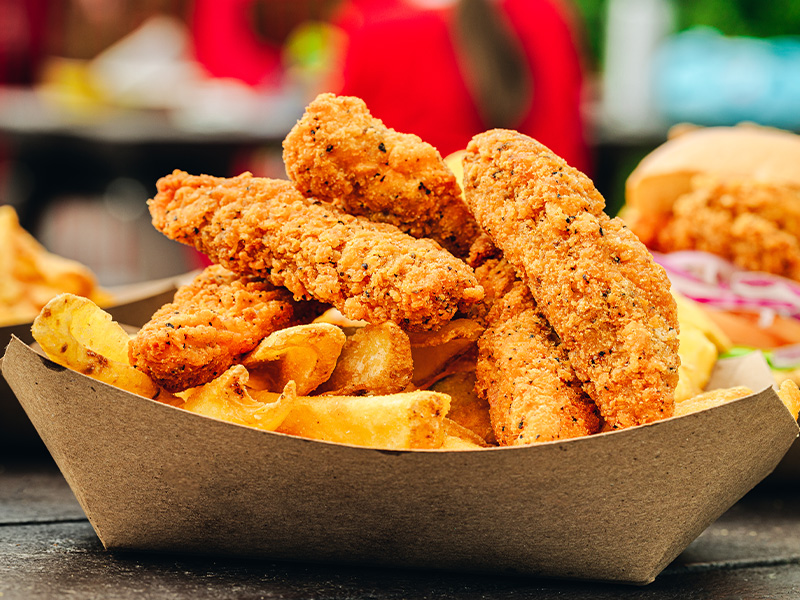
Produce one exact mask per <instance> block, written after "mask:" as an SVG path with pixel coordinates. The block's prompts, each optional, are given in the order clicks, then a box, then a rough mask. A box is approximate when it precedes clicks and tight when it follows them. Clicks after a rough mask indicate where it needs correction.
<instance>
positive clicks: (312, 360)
mask: <svg viewBox="0 0 800 600" xmlns="http://www.w3.org/2000/svg"><path fill="white" fill-rule="evenodd" d="M345 339H346V338H345V334H344V333H343V332H342V330H341V329H340V328H339V327H337V326H336V325H330V324H328V323H308V324H305V325H296V326H294V327H287V328H286V329H279V330H278V331H276V332H274V333H272V334H270V335H268V336H267V337H265V338H264V339H263V340H262V341H261V343H260V344H259V345H258V346H257V347H256V349H255V350H253V351H252V352H251V353H250V354H248V355H247V356H246V357H245V358H244V359H243V360H242V364H243V365H244V366H245V367H246V368H247V370H248V371H249V372H250V387H252V388H255V389H257V390H268V391H272V392H275V391H277V390H281V389H283V388H284V387H285V386H286V384H287V383H289V382H290V381H294V382H295V385H296V388H297V393H298V394H300V395H305V394H308V393H310V392H311V391H312V390H314V389H315V388H316V387H317V386H319V385H320V384H321V383H323V382H325V381H327V380H328V378H329V377H330V376H331V373H333V370H334V368H335V367H336V361H337V358H338V357H339V355H340V353H341V352H342V347H343V346H344V344H345Z"/></svg>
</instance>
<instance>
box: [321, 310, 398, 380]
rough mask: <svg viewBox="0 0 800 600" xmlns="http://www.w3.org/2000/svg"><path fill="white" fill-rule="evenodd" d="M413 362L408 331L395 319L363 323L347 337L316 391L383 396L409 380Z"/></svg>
mask: <svg viewBox="0 0 800 600" xmlns="http://www.w3.org/2000/svg"><path fill="white" fill-rule="evenodd" d="M413 372H414V362H413V358H412V356H411V344H410V342H409V339H408V335H407V334H406V332H405V331H403V330H402V329H400V327H399V326H397V325H396V324H394V323H382V324H380V325H366V326H364V327H361V328H359V329H357V330H356V331H355V333H353V335H351V336H349V337H348V338H347V341H346V342H345V344H344V347H343V348H342V352H341V354H340V355H339V360H338V361H337V362H336V368H335V369H334V370H333V373H332V374H331V376H330V378H329V379H328V380H327V381H326V382H325V383H323V384H322V385H321V386H319V387H318V388H317V390H316V393H319V394H331V395H335V396H360V395H365V394H368V395H372V396H382V395H386V394H394V393H397V392H402V391H403V390H405V389H406V388H407V387H408V384H409V383H411V375H412V373H413Z"/></svg>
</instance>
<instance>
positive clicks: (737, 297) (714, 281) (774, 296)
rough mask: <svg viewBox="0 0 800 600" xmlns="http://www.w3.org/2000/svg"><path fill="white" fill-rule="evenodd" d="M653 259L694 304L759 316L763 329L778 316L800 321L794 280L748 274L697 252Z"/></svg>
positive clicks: (799, 286)
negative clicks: (698, 303)
mask: <svg viewBox="0 0 800 600" xmlns="http://www.w3.org/2000/svg"><path fill="white" fill-rule="evenodd" d="M653 258H654V259H655V260H656V262H657V263H659V264H660V265H661V266H663V267H664V269H665V270H666V272H667V276H668V277H669V279H670V282H671V283H672V286H673V287H674V288H675V290H677V291H678V292H679V293H681V294H683V295H684V296H686V297H688V298H691V299H692V300H696V301H697V302H702V303H704V304H708V305H709V306H714V307H716V308H720V309H723V310H734V309H735V310H748V311H751V312H757V313H759V320H760V324H762V325H763V326H767V325H769V324H770V323H771V322H772V320H773V319H774V317H775V315H780V316H784V317H795V318H800V283H798V282H796V281H794V280H791V279H787V278H785V277H780V276H778V275H773V274H771V273H763V272H753V271H746V270H744V269H740V268H739V267H736V266H735V265H733V264H732V263H731V262H729V261H727V260H725V259H723V258H720V257H719V256H715V255H713V254H709V253H707V252H699V251H696V250H683V251H680V252H671V253H669V254H662V253H659V252H653Z"/></svg>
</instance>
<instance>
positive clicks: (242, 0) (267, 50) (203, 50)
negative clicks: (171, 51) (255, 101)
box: [189, 0, 337, 89]
mask: <svg viewBox="0 0 800 600" xmlns="http://www.w3.org/2000/svg"><path fill="white" fill-rule="evenodd" d="M336 4H337V0H225V1H224V2H219V0H194V2H193V5H192V9H191V12H190V17H189V21H190V28H191V30H192V37H193V39H194V48H195V56H196V59H197V61H198V62H199V63H200V64H201V65H203V67H204V68H205V69H206V71H207V72H208V73H209V74H210V75H211V76H213V77H232V78H235V79H238V80H240V81H243V82H245V83H247V84H248V85H250V86H253V87H259V88H263V89H279V88H280V87H281V86H282V85H283V84H284V82H285V81H284V80H285V69H284V67H285V65H284V59H283V52H284V47H285V44H286V42H287V40H288V39H289V37H290V35H291V34H292V32H293V31H295V29H296V28H297V27H298V26H300V25H301V24H302V23H304V22H306V21H309V20H322V19H327V17H328V14H329V10H330V8H331V7H333V6H335V5H336Z"/></svg>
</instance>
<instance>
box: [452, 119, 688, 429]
mask: <svg viewBox="0 0 800 600" xmlns="http://www.w3.org/2000/svg"><path fill="white" fill-rule="evenodd" d="M464 188H465V189H464V191H465V197H466V200H467V204H468V206H469V207H470V209H471V210H472V212H473V214H474V215H475V217H476V220H477V221H478V223H479V225H480V226H481V228H482V229H483V230H484V231H485V232H486V233H487V234H488V235H489V236H490V237H491V238H492V240H493V241H494V243H495V244H496V245H497V247H498V248H499V249H500V250H502V252H503V256H504V257H505V259H506V260H508V262H509V263H511V264H512V265H513V266H514V268H515V269H516V271H517V273H518V275H519V276H520V278H521V279H522V280H523V281H524V282H525V283H526V284H527V286H528V287H529V289H530V291H531V293H532V296H533V298H534V299H535V301H536V304H537V306H538V307H539V310H540V311H541V312H542V314H543V315H544V317H545V318H546V319H547V322H549V323H550V325H551V326H552V328H553V330H554V331H555V332H556V333H557V335H558V337H559V338H560V339H561V341H562V343H563V344H564V347H565V348H566V350H567V353H568V355H569V360H570V363H571V364H572V368H573V369H574V371H575V373H576V375H577V376H578V378H579V379H580V381H581V382H582V384H583V388H584V390H585V391H586V393H587V394H588V395H589V397H590V398H591V399H592V400H593V401H594V402H595V404H596V405H597V407H598V409H599V411H600V414H601V416H602V417H603V419H604V420H605V422H606V425H607V426H608V427H610V428H622V427H628V426H632V425H639V424H642V423H648V422H651V421H655V420H657V419H661V418H664V417H668V416H671V415H672V412H673V409H674V390H675V386H676V384H677V381H678V366H679V364H680V359H679V357H678V320H677V308H676V305H675V300H674V298H673V297H672V295H671V294H670V292H669V289H670V283H669V280H668V278H667V276H666V273H665V272H664V270H663V268H661V267H660V266H658V265H657V264H656V263H655V262H654V261H653V260H652V257H651V256H650V254H649V253H648V251H647V249H646V248H645V247H644V245H643V244H642V243H641V242H639V240H638V239H637V238H636V237H635V236H633V235H631V234H630V233H629V232H627V230H626V229H625V228H624V225H623V224H622V223H621V222H620V221H619V219H609V218H608V216H607V215H605V213H604V212H603V210H604V208H605V201H604V200H603V197H602V196H601V195H600V193H599V192H597V190H596V189H595V188H594V185H593V184H592V182H591V180H590V179H589V178H588V177H586V176H585V175H584V174H583V173H581V172H580V171H578V170H576V169H574V168H572V167H570V166H569V165H567V164H566V162H565V161H564V160H563V159H561V158H560V157H558V156H556V155H554V154H553V153H552V152H551V151H550V150H549V149H548V148H546V147H545V146H543V145H542V144H540V143H539V142H537V141H535V140H533V139H531V138H529V137H527V136H525V135H522V134H520V133H517V132H513V131H507V130H491V131H488V132H485V133H483V134H479V135H477V136H475V137H474V138H473V140H472V141H471V142H470V144H469V146H468V148H467V154H466V156H465V158H464Z"/></svg>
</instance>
